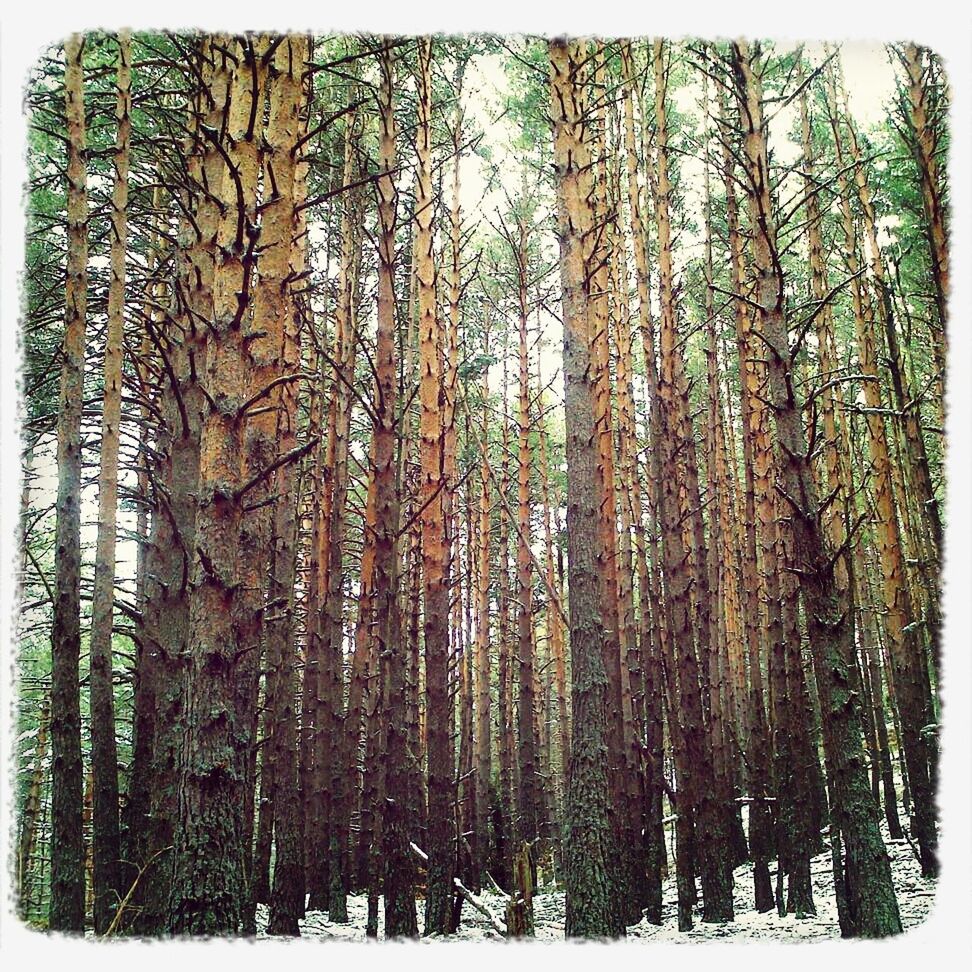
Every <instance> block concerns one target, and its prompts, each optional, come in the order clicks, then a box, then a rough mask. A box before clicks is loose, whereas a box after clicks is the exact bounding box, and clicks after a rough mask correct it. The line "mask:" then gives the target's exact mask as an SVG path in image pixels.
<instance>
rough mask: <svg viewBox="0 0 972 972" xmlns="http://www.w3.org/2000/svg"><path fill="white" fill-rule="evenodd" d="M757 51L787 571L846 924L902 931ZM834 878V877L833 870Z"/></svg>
mask: <svg viewBox="0 0 972 972" xmlns="http://www.w3.org/2000/svg"><path fill="white" fill-rule="evenodd" d="M757 70H758V55H755V56H754V55H753V54H752V53H751V52H750V49H749V46H748V44H747V43H746V42H745V41H737V42H734V43H733V45H732V79H733V83H734V85H735V90H736V96H737V99H738V101H739V107H740V118H741V120H742V125H743V133H744V163H745V175H746V186H747V194H748V196H749V208H750V224H751V226H752V227H753V231H754V232H753V262H754V265H755V269H756V273H757V284H756V291H755V298H756V302H757V303H758V305H759V312H758V313H759V322H760V330H761V334H762V336H763V340H764V343H765V345H766V350H765V354H766V356H767V361H766V367H767V372H768V375H769V391H770V400H771V401H772V403H773V407H774V411H775V414H776V437H777V444H778V452H777V455H778V461H779V466H780V474H781V492H782V495H783V498H785V499H786V500H787V503H788V504H789V507H790V517H791V528H792V531H793V548H792V558H793V560H792V562H791V563H790V564H789V565H788V566H790V567H791V569H795V570H797V571H799V573H798V576H799V578H800V589H801V593H802V595H803V601H804V606H805V611H806V619H807V631H808V634H809V638H810V647H811V651H812V653H813V658H814V671H815V674H816V679H817V690H818V693H819V696H820V704H821V710H822V716H823V719H824V743H825V747H826V750H827V768H828V771H829V774H830V781H831V795H832V800H833V804H832V810H833V815H834V820H835V822H836V825H837V828H838V829H839V832H840V836H841V838H842V843H843V847H844V861H843V865H842V872H843V873H842V877H843V888H842V889H840V890H841V891H846V892H847V902H848V905H849V914H848V916H847V917H848V918H849V922H848V924H847V926H845V923H844V922H842V927H847V930H848V931H852V932H853V933H856V934H857V935H860V936H862V937H871V938H873V937H881V936H884V935H890V934H895V933H896V932H899V931H900V930H901V918H900V915H899V913H898V904H897V899H896V897H895V893H894V885H893V883H892V880H891V868H890V863H889V861H888V855H887V851H886V850H885V848H884V845H883V843H882V842H881V835H880V831H879V830H878V827H877V822H876V820H875V819H874V804H873V801H872V800H871V794H870V789H869V787H868V782H867V774H866V771H865V768H864V762H863V753H862V743H861V709H860V702H859V699H858V698H857V697H856V696H855V695H853V694H851V691H850V686H851V676H850V666H851V665H853V663H854V662H853V650H852V646H851V645H850V644H849V639H848V638H847V623H848V622H847V616H846V614H845V613H844V612H842V611H841V608H840V598H839V595H838V593H837V591H836V590H835V579H834V569H833V561H832V559H831V553H830V551H829V550H828V549H827V547H826V544H825V541H824V535H823V526H822V524H821V522H820V507H819V502H818V499H817V494H816V488H815V485H814V482H813V475H812V470H811V467H810V456H809V455H808V452H807V446H806V439H805V436H804V429H803V422H802V417H801V409H800V402H799V401H798V400H797V397H796V392H795V388H794V383H793V374H792V357H791V353H790V347H789V341H788V336H787V326H786V306H785V296H784V294H785V292H784V279H783V272H782V269H781V265H780V262H779V251H778V249H777V241H776V220H775V210H774V206H773V199H772V194H771V190H770V181H769V155H768V151H767V145H766V132H765V128H764V123H763V114H762V95H761V80H760V76H759V74H758V73H756V72H757ZM835 878H836V875H835Z"/></svg>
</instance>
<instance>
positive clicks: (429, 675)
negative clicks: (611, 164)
mask: <svg viewBox="0 0 972 972" xmlns="http://www.w3.org/2000/svg"><path fill="white" fill-rule="evenodd" d="M431 71H432V40H431V38H429V37H421V38H419V40H418V73H417V75H416V82H417V85H418V93H419V98H418V111H419V121H418V130H417V134H416V137H417V144H416V153H417V158H418V170H417V177H416V192H417V195H416V200H415V221H416V233H415V274H416V279H417V285H418V314H419V323H418V327H419V358H420V363H419V369H420V379H419V401H420V405H421V416H420V423H419V435H420V455H421V465H422V481H421V487H420V489H421V492H420V496H421V502H422V507H421V514H420V518H421V522H422V581H423V595H424V596H423V600H424V604H425V617H424V629H425V630H424V636H425V691H426V719H427V722H426V726H427V736H426V738H427V748H428V787H429V811H428V812H429V823H428V838H427V843H428V847H426V848H425V850H426V852H427V853H428V855H429V867H428V891H427V896H426V901H425V934H426V935H431V934H440V935H441V934H446V933H448V932H449V931H450V923H451V914H452V896H453V887H452V876H453V875H452V872H453V867H454V858H453V855H454V841H455V833H454V821H453V809H454V808H453V804H454V800H453V766H452V758H451V740H450V731H449V727H450V725H451V718H450V711H451V706H450V701H449V675H448V670H449V587H448V572H449V543H448V533H447V530H448V528H447V524H446V517H447V515H449V514H451V511H452V503H451V498H449V499H448V500H447V495H446V494H447V493H450V492H451V484H450V483H449V482H448V481H447V478H446V477H447V472H446V470H445V468H444V457H443V418H444V415H443V412H444V406H445V391H444V378H443V374H442V364H441V357H442V354H443V350H444V349H443V347H442V325H441V322H440V320H439V315H438V310H437V307H436V270H435V261H434V258H433V253H432V246H433V233H432V212H433V202H432V159H431V151H432V75H431ZM386 716H387V713H386Z"/></svg>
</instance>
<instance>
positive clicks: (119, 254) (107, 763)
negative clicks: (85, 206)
mask: <svg viewBox="0 0 972 972" xmlns="http://www.w3.org/2000/svg"><path fill="white" fill-rule="evenodd" d="M115 83H116V87H117V91H118V94H117V102H116V107H115V117H116V118H117V119H118V129H117V132H116V135H115V158H114V163H115V181H114V185H113V187H112V193H111V228H112V237H111V255H110V258H109V260H110V267H111V281H110V283H109V285H108V331H107V337H106V340H105V372H104V376H105V391H104V405H103V411H102V418H101V470H100V473H99V476H98V540H97V547H96V554H95V577H94V589H93V595H92V601H91V646H90V651H91V673H90V676H89V678H90V683H89V684H90V690H91V703H90V709H91V766H92V772H93V774H94V789H93V793H92V808H93V817H92V827H93V832H92V837H91V840H92V845H93V858H94V916H93V917H94V928H95V934H98V935H103V934H104V933H105V931H107V929H108V926H109V924H110V923H111V919H112V915H113V914H114V910H115V905H116V903H117V902H118V901H119V900H120V899H121V886H120V885H121V881H120V878H121V873H120V860H119V859H120V856H121V849H120V843H119V830H118V747H117V744H116V742H115V698H114V695H115V690H114V684H113V679H112V674H113V673H112V653H111V629H112V620H113V614H114V603H115V526H116V522H117V508H118V443H119V424H120V422H121V386H122V336H123V331H124V323H125V322H124V311H125V248H126V246H127V242H128V160H129V145H130V143H131V133H132V121H131V86H132V67H131V35H130V33H128V32H127V31H122V33H120V34H119V36H118V67H117V71H116V79H115Z"/></svg>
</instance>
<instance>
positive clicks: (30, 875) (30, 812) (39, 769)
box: [17, 697, 51, 920]
mask: <svg viewBox="0 0 972 972" xmlns="http://www.w3.org/2000/svg"><path fill="white" fill-rule="evenodd" d="M50 723H51V703H50V700H49V699H48V698H46V697H45V698H44V699H43V700H42V701H41V705H40V712H39V713H38V716H37V738H36V742H35V745H34V764H33V766H32V767H31V770H30V784H29V786H28V789H27V799H26V800H24V807H23V810H22V811H21V813H20V841H19V843H18V846H17V912H18V914H19V915H20V916H21V917H22V918H24V919H25V920H26V919H27V917H28V915H29V914H30V910H31V905H32V904H33V890H34V880H35V874H34V866H33V865H32V864H31V861H32V860H33V857H34V849H35V847H36V846H37V832H38V829H39V824H40V823H41V821H40V819H39V818H40V815H41V790H42V788H43V785H44V777H45V769H44V763H45V761H46V760H47V747H48V745H49V738H48V729H49V727H50Z"/></svg>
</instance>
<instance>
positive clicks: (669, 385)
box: [653, 41, 733, 927]
mask: <svg viewBox="0 0 972 972" xmlns="http://www.w3.org/2000/svg"><path fill="white" fill-rule="evenodd" d="M653 60H654V74H655V123H656V131H657V190H656V195H657V202H656V220H657V225H658V248H659V269H660V276H659V280H660V303H661V327H660V332H659V338H660V348H659V350H660V362H661V366H660V372H659V383H658V392H659V399H660V402H661V409H662V415H663V416H664V420H665V426H666V432H667V434H666V435H664V436H663V439H662V448H663V455H662V462H663V467H664V482H663V490H662V492H663V496H664V501H663V504H662V513H663V528H664V534H663V541H664V542H663V544H662V546H663V556H664V559H665V574H666V577H667V578H668V590H669V596H670V598H671V608H672V622H673V627H672V629H671V639H672V649H673V651H674V652H675V658H676V664H677V669H678V693H679V718H680V722H681V734H682V737H683V739H684V748H683V750H682V758H683V762H682V772H681V774H680V777H681V785H680V793H682V794H683V795H684V802H681V801H680V806H679V815H680V816H681V814H683V813H694V814H695V815H696V817H697V830H696V835H697V840H698V853H699V866H700V872H701V877H702V891H703V897H704V901H705V910H704V912H703V921H731V920H732V917H733V907H732V872H731V870H730V869H729V866H728V855H727V849H728V837H727V835H726V833H725V822H724V821H723V820H722V818H721V816H720V814H719V807H718V801H717V799H716V796H715V793H714V792H713V789H712V787H711V786H710V785H709V781H710V780H712V778H713V775H714V767H713V762H712V748H711V740H710V739H709V737H708V733H707V728H706V725H705V721H704V715H703V703H702V694H701V683H700V676H699V658H698V656H697V654H696V643H695V629H696V625H694V624H693V618H694V617H695V616H696V613H695V610H693V608H695V605H694V604H693V597H692V586H693V584H694V585H698V583H699V579H700V578H701V576H702V572H701V571H700V570H699V569H698V567H699V564H700V557H701V552H702V549H703V548H702V547H701V546H700V545H699V543H698V536H697V532H696V530H695V528H694V526H690V525H689V524H691V520H692V515H693V510H696V509H699V507H700V504H699V503H698V502H695V503H694V504H693V502H692V493H693V492H697V472H694V470H693V467H694V462H695V460H694V455H692V454H689V455H686V453H691V452H693V451H694V448H690V440H692V441H693V442H694V440H693V439H692V432H691V423H690V421H689V417H688V412H687V389H686V386H685V374H684V362H683V360H682V351H681V347H680V342H679V338H678V324H677V309H676V303H675V289H674V278H673V268H672V243H671V224H670V217H669V195H670V192H671V184H670V181H669V176H668V157H667V153H668V147H667V111H666V105H665V101H666V88H667V80H666V74H667V69H666V66H665V63H664V61H665V52H664V48H663V46H662V44H661V42H660V41H656V42H655V45H654V52H653ZM693 472H694V480H695V489H694V490H693V488H692V481H693ZM681 483H684V484H685V488H680V484H681ZM703 600H704V598H703V597H702V595H700V597H699V601H703ZM702 613H704V612H702ZM706 629H707V623H705V622H704V621H702V620H700V621H699V623H698V630H699V631H700V632H704V633H705V634H706V635H707V633H708V632H707V630H706ZM683 850H684V848H683ZM680 854H681V857H682V858H683V861H682V865H681V866H682V867H683V868H684V867H685V866H686V863H687V862H685V861H684V857H685V854H684V853H683V852H680ZM690 884H691V885H692V886H693V893H691V894H689V885H690ZM690 897H691V898H692V899H694V876H693V877H692V878H691V879H689V878H688V875H687V874H686V875H684V877H683V882H682V889H681V890H680V892H679V925H680V927H685V926H688V927H691V905H690V904H689V898H690ZM693 903H694V901H693Z"/></svg>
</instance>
